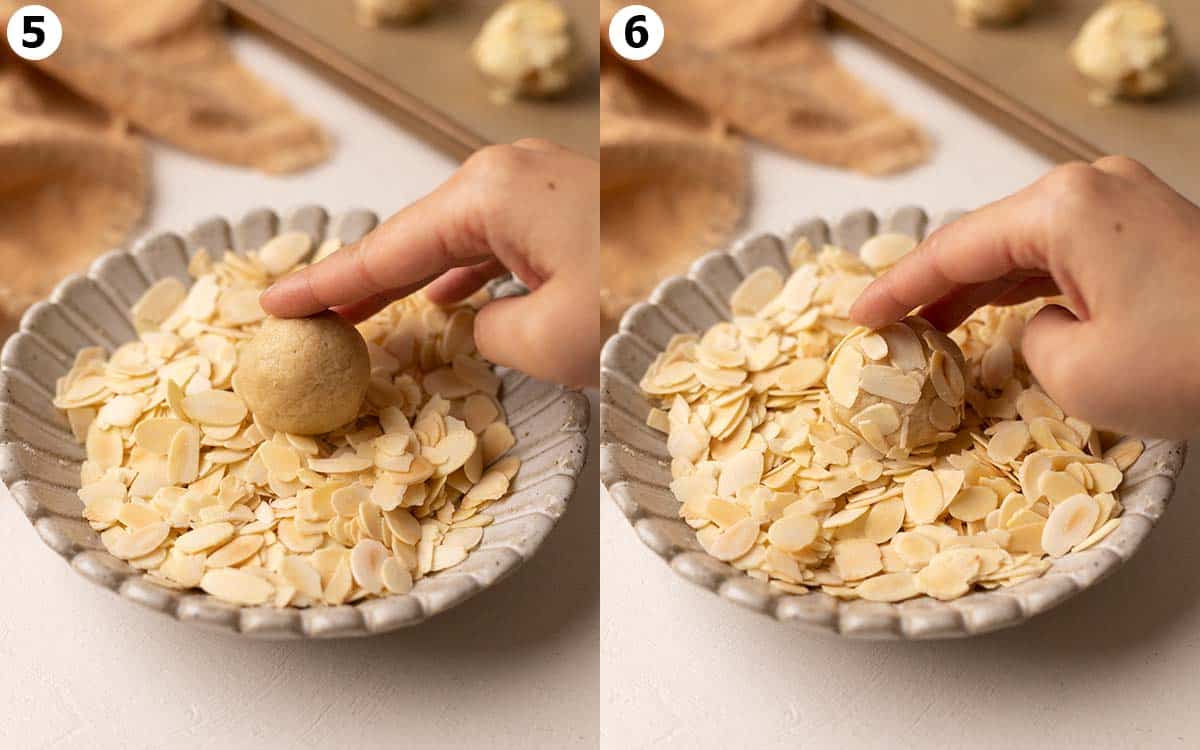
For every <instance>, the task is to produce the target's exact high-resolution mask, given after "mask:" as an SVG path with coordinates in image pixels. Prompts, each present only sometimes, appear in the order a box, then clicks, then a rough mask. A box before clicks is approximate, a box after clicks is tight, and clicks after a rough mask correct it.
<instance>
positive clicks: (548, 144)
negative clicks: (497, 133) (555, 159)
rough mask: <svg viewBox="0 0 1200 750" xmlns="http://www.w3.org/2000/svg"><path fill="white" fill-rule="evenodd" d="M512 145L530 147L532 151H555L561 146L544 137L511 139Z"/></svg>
mask: <svg viewBox="0 0 1200 750" xmlns="http://www.w3.org/2000/svg"><path fill="white" fill-rule="evenodd" d="M512 145H513V146H516V147H517V148H524V149H532V150H534V151H557V150H559V149H560V148H562V147H561V146H559V145H558V144H557V143H555V142H554V141H551V140H547V139H546V138H518V139H517V140H515V141H513V144H512Z"/></svg>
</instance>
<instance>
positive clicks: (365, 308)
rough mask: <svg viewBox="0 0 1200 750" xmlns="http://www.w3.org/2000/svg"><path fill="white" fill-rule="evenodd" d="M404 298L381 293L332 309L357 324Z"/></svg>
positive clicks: (398, 293)
mask: <svg viewBox="0 0 1200 750" xmlns="http://www.w3.org/2000/svg"><path fill="white" fill-rule="evenodd" d="M414 291H415V290H414ZM404 296H406V295H405V294H403V293H400V292H397V291H391V292H380V293H379V294H374V295H371V296H370V297H366V298H364V299H360V300H358V301H357V302H351V303H350V304H348V305H338V306H337V307H334V308H331V309H332V310H333V311H334V312H335V313H337V314H338V315H341V316H342V317H343V318H345V319H346V320H348V321H350V322H351V323H356V324H357V323H361V322H362V321H364V320H366V319H367V318H369V317H371V316H372V315H374V314H375V313H377V312H379V311H380V310H382V309H383V308H385V307H387V306H388V305H390V304H392V303H393V302H395V301H396V300H398V299H400V298H401V297H404Z"/></svg>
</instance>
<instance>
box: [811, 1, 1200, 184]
mask: <svg viewBox="0 0 1200 750" xmlns="http://www.w3.org/2000/svg"><path fill="white" fill-rule="evenodd" d="M820 2H822V3H823V4H824V5H825V6H826V7H827V8H828V9H829V10H830V11H832V12H833V14H834V15H835V17H836V19H837V20H840V21H842V22H844V23H846V24H849V25H850V26H851V27H853V28H854V29H857V30H859V31H861V32H863V33H864V34H866V35H867V36H868V37H869V38H871V39H873V40H874V41H876V42H878V43H879V44H880V45H881V46H882V47H883V48H884V49H886V50H888V51H890V52H892V53H894V54H895V55H896V56H898V57H899V58H900V59H901V60H902V61H903V62H906V63H908V64H910V65H911V66H912V67H914V68H915V69H916V70H918V71H919V72H922V73H924V74H926V75H927V76H928V77H930V78H931V79H933V80H934V81H935V82H937V83H938V84H940V85H942V86H943V87H945V88H947V89H948V90H949V91H951V93H954V94H956V95H958V96H960V97H961V98H963V99H964V100H966V101H967V103H968V104H971V105H972V106H975V107H976V109H977V110H978V111H980V112H981V113H983V114H986V115H989V116H990V117H991V118H992V119H994V120H995V121H996V122H997V123H999V124H1001V125H1002V126H1005V127H1008V128H1010V129H1013V130H1014V132H1015V133H1016V134H1017V135H1019V136H1021V137H1023V138H1025V139H1026V140H1027V141H1028V142H1030V143H1031V144H1032V145H1035V146H1037V147H1039V148H1041V149H1042V150H1043V151H1045V152H1047V153H1049V154H1050V155H1051V156H1053V157H1055V158H1080V159H1089V160H1090V159H1095V158H1097V157H1099V156H1101V155H1104V154H1124V155H1126V156H1132V157H1134V158H1136V159H1139V160H1141V161H1143V162H1145V163H1146V164H1147V165H1148V166H1149V167H1150V168H1151V169H1153V170H1154V171H1155V172H1156V173H1158V174H1159V175H1160V176H1161V177H1162V178H1163V179H1165V180H1166V181H1167V182H1169V183H1171V184H1172V185H1173V186H1174V187H1175V188H1176V189H1177V190H1179V191H1180V192H1182V193H1183V194H1184V195H1186V196H1188V197H1189V198H1191V199H1192V200H1198V199H1200V145H1198V140H1197V139H1198V136H1200V85H1198V83H1197V75H1196V60H1197V58H1198V56H1200V12H1197V11H1198V8H1197V6H1196V0H1158V3H1159V5H1160V6H1162V7H1163V9H1164V10H1165V11H1166V12H1167V14H1168V16H1169V17H1170V18H1171V21H1172V25H1173V27H1174V29H1175V34H1176V39H1177V41H1178V42H1179V44H1180V46H1181V48H1182V50H1183V53H1184V56H1185V57H1186V58H1187V59H1188V70H1187V72H1186V74H1185V75H1184V78H1183V80H1181V81H1179V85H1178V86H1177V87H1176V88H1175V89H1174V90H1172V92H1171V94H1170V95H1169V96H1167V97H1165V98H1162V99H1159V100H1155V101H1149V102H1138V103H1134V102H1117V103H1114V104H1112V105H1111V106H1107V107H1096V106H1093V105H1092V104H1090V103H1089V102H1088V88H1087V86H1086V84H1085V83H1084V82H1083V81H1082V79H1081V78H1080V77H1079V75H1078V74H1077V73H1076V71H1075V68H1074V66H1073V65H1072V64H1071V61H1070V59H1069V57H1068V55H1067V48H1068V47H1069V46H1070V43H1071V41H1072V40H1073V39H1074V38H1075V35H1076V33H1077V32H1078V30H1079V28H1080V27H1081V26H1082V25H1083V22H1084V21H1085V20H1086V19H1087V17H1088V15H1090V14H1091V12H1092V11H1094V10H1095V9H1096V8H1097V7H1098V6H1099V4H1100V3H1099V0H1039V1H1038V2H1037V3H1036V6H1035V10H1034V11H1033V13H1031V15H1030V16H1029V18H1027V19H1026V20H1025V21H1024V22H1023V23H1021V24H1020V25H1017V26H1012V27H1006V28H998V29H987V28H984V29H965V28H963V27H961V26H959V25H958V24H957V23H956V22H955V19H954V14H953V12H952V4H951V2H950V0H905V1H904V2H897V0H820ZM885 93H886V92H885ZM906 114H908V115H910V116H912V117H914V118H916V119H917V120H918V121H920V119H921V115H922V113H921V112H907V113H906ZM979 158H980V160H981V161H986V160H987V158H988V155H987V154H980V156H979Z"/></svg>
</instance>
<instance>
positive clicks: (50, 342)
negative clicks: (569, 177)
mask: <svg viewBox="0 0 1200 750" xmlns="http://www.w3.org/2000/svg"><path fill="white" fill-rule="evenodd" d="M376 223H378V219H377V217H376V216H375V215H374V214H372V213H370V212H368V211H351V212H349V213H346V214H344V215H342V216H340V217H337V218H335V219H333V220H332V221H330V220H329V217H328V214H327V213H326V212H325V211H324V210H323V209H321V208H318V207H316V206H306V207H304V208H300V209H297V210H296V211H294V212H292V213H291V214H289V215H288V216H287V217H286V218H285V219H283V220H282V221H281V220H280V218H279V217H278V216H276V214H275V213H274V212H272V211H270V210H268V209H257V210H255V211H251V212H250V213H248V214H246V216H245V217H243V218H242V219H241V220H240V221H238V222H237V223H236V224H233V225H231V224H230V223H229V222H227V221H226V220H224V219H221V218H214V219H210V220H208V221H205V222H203V223H201V224H199V225H197V226H196V227H195V228H193V229H192V230H191V231H190V232H188V233H187V234H186V235H185V236H179V235H176V234H170V233H168V234H159V235H156V236H154V237H151V238H150V239H147V240H146V241H144V242H142V243H140V244H139V245H138V247H137V248H136V249H135V250H133V252H131V253H130V252H125V251H114V252H111V253H108V254H107V255H104V256H102V257H101V258H99V259H98V260H97V261H96V262H95V263H93V264H92V267H91V269H90V270H89V271H88V272H87V274H85V275H75V276H71V277H69V278H67V279H66V280H64V281H63V282H62V283H61V284H59V286H58V288H56V289H55V290H54V292H53V294H51V295H50V299H49V300H48V301H44V302H38V303H37V304H35V305H33V306H32V307H31V308H30V309H29V311H28V312H26V313H25V315H24V316H23V317H22V319H21V327H20V330H19V331H18V332H17V333H15V334H14V335H13V336H12V337H10V338H9V339H8V341H7V342H6V343H5V345H4V349H3V353H0V479H2V480H3V481H4V484H5V485H6V486H7V487H8V489H9V491H10V492H11V493H12V496H13V498H14V499H15V500H16V501H17V504H18V505H20V506H21V510H22V511H24V513H25V515H26V516H27V517H28V518H29V520H30V522H31V523H32V524H33V526H34V528H35V529H36V530H37V533H38V534H39V535H40V536H41V538H42V540H43V541H45V543H46V544H47V545H48V546H49V547H50V548H51V549H53V550H54V551H55V552H57V553H58V554H60V555H62V556H63V558H65V559H66V560H67V561H68V562H70V564H71V567H73V568H74V569H75V570H77V571H79V572H80V573H82V574H83V575H84V576H85V577H86V578H88V579H89V580H91V581H94V582H95V583H97V584H99V585H101V586H104V587H105V588H108V589H111V590H113V591H115V592H117V593H118V594H119V595H120V596H121V597H123V598H124V599H126V600H128V601H132V602H136V603H138V604H141V605H143V606H146V607H150V608H151V609H154V610H157V611H159V612H163V613H165V614H168V615H170V616H172V617H174V618H176V619H178V620H181V621H183V622H190V623H195V624H199V625H207V626H211V627H214V628H218V629H224V630H232V631H235V632H238V633H242V634H246V635H253V636H261V637H277V638H283V637H342V636H358V635H370V634H373V633H382V632H386V631H389V630H395V629H396V628H401V627H405V626H408V625H413V624H415V623H418V622H421V621H422V620H425V619H427V618H429V617H431V616H433V615H435V614H437V613H439V612H443V611H445V610H447V609H449V608H451V607H453V606H454V605H456V604H458V603H460V602H462V601H464V600H466V599H468V598H470V597H471V596H473V595H474V594H476V593H478V592H479V591H481V590H483V589H484V588H487V587H488V586H491V585H493V584H494V583H496V582H497V581H499V580H500V579H502V578H504V577H505V576H507V575H508V574H510V573H512V572H513V571H514V570H516V569H517V568H518V567H519V566H520V565H521V563H523V562H524V561H525V560H528V559H529V558H530V557H532V556H533V554H534V552H536V551H537V549H538V547H539V546H540V545H541V543H542V541H543V540H544V539H545V538H546V535H547V534H549V533H550V529H551V528H552V527H553V526H554V524H555V523H556V522H557V521H558V519H559V517H560V516H562V514H563V511H564V510H565V509H566V503H567V499H568V498H570V497H571V494H572V493H573V492H574V489H575V482H576V478H577V477H578V476H579V472H580V471H581V470H582V469H583V464H584V462H585V459H586V456H587V437H586V434H587V422H588V402H587V399H586V398H585V397H584V396H583V395H581V394H579V393H575V392H573V391H570V390H568V389H565V388H562V387H561V386H557V385H549V384H546V383H542V382H538V381H536V380H534V379H532V378H530V377H528V376H526V375H523V374H521V373H519V372H516V371H511V370H504V369H503V368H498V372H499V374H500V375H501V380H502V382H503V386H502V389H501V394H500V400H501V402H502V403H503V405H504V409H505V411H506V413H507V415H508V420H509V424H510V426H511V427H512V430H513V434H514V435H515V436H516V439H517V441H516V445H515V446H514V447H513V449H512V453H513V455H516V456H517V457H519V458H520V459H521V463H522V465H521V469H520V472H519V473H518V474H517V476H516V478H515V479H514V481H513V485H512V493H511V494H510V495H509V496H508V497H506V498H504V500H503V501H501V502H499V503H497V504H495V505H494V506H492V509H490V510H489V513H492V514H493V515H494V516H495V518H496V520H495V522H494V523H493V524H492V525H491V526H488V527H487V529H486V530H485V531H484V535H483V542H482V543H481V544H480V546H479V547H478V548H476V549H475V550H474V551H473V552H471V554H470V555H469V556H468V558H467V559H466V560H465V561H463V562H462V563H461V564H459V565H457V566H455V567H454V568H451V569H449V570H446V571H444V572H441V573H437V574H435V575H432V576H429V577H426V578H423V579H421V580H420V581H418V582H417V584H416V585H415V586H414V587H413V589H412V592H411V593H409V594H405V595H402V596H389V597H386V598H382V599H374V600H370V601H364V602H360V603H357V604H354V605H345V606H340V607H312V608H308V609H297V608H294V607H288V608H283V609H275V608H271V607H238V606H235V605H232V604H228V603H225V602H222V601H219V600H216V599H214V598H212V597H210V596H208V595H207V594H204V593H202V592H198V591H196V590H191V591H183V592H178V591H173V590H169V589H166V588H163V587H161V586H157V585H155V584H153V583H150V582H148V581H146V580H144V578H143V577H142V575H141V574H140V571H137V570H135V569H133V568H132V567H130V566H129V565H128V564H127V563H125V562H123V561H121V560H118V559H117V558H115V557H113V556H112V555H110V554H109V553H108V552H107V551H105V549H104V547H103V546H102V545H101V544H100V539H99V535H98V534H96V532H94V531H93V530H92V528H91V527H90V526H89V525H88V524H87V523H86V522H85V521H84V520H83V519H82V516H81V514H82V510H83V505H82V503H81V502H80V501H79V498H78V497H77V496H76V494H75V493H76V490H78V488H79V466H80V462H81V461H82V460H83V458H84V450H83V448H82V446H80V445H79V444H78V443H77V442H76V441H75V439H74V438H73V437H72V435H71V433H70V429H69V427H68V425H67V422H66V420H65V418H64V417H63V416H62V415H61V414H60V413H59V412H58V410H57V409H55V408H54V406H53V405H52V404H51V398H52V397H53V392H54V381H55V379H56V378H58V377H59V376H60V375H62V374H64V373H65V372H66V371H67V370H68V369H69V368H70V366H71V362H72V361H73V360H74V356H75V352H76V351H78V350H79V349H80V348H82V347H85V346H97V345H99V346H103V347H106V348H108V349H109V350H110V351H111V350H112V349H113V348H115V347H116V346H119V345H120V344H122V343H124V342H126V341H130V340H132V339H134V338H135V333H134V330H133V327H132V324H131V323H130V319H129V315H128V310H129V308H130V306H131V305H132V304H133V303H134V302H135V301H136V300H137V299H138V298H139V297H140V296H141V294H142V292H143V291H144V290H145V289H146V288H147V287H148V286H149V285H150V284H152V283H153V282H154V281H156V280H158V279H160V278H163V277H164V276H175V277H177V278H179V279H180V280H181V281H183V282H184V283H185V284H189V285H190V284H191V278H190V277H189V276H188V275H187V260H188V258H189V257H190V255H191V254H192V253H194V252H195V251H196V250H197V249H198V248H201V247H205V248H208V249H209V250H211V251H221V250H224V249H226V248H232V249H235V250H242V249H247V248H256V247H258V246H259V245H261V244H262V243H263V242H264V241H266V240H267V239H269V238H271V237H272V236H274V235H275V234H276V233H277V231H279V230H280V229H286V230H292V229H298V230H302V231H305V232H308V233H309V234H311V235H312V236H313V238H314V240H315V241H316V242H315V243H314V244H316V243H319V242H320V240H321V239H323V238H324V237H325V236H326V231H327V229H328V232H329V234H330V235H336V236H338V237H340V238H341V239H342V241H343V242H352V241H354V240H356V239H358V238H359V237H361V236H362V235H364V234H366V233H367V232H368V231H370V230H371V229H372V228H373V227H374V226H375V225H376ZM521 291H522V290H521V287H519V285H517V284H515V283H514V282H512V281H511V280H508V281H506V282H501V283H499V284H497V285H495V286H494V287H493V288H492V292H493V294H495V295H497V296H507V295H509V294H517V293H520V292H521Z"/></svg>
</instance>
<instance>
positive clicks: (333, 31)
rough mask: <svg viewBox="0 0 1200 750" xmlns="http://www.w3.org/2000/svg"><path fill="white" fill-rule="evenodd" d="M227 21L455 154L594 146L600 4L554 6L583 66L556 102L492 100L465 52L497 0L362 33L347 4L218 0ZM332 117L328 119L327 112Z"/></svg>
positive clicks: (455, 5) (451, 6) (470, 1)
mask: <svg viewBox="0 0 1200 750" xmlns="http://www.w3.org/2000/svg"><path fill="white" fill-rule="evenodd" d="M221 1H222V2H223V4H224V5H225V6H227V7H228V8H229V9H230V10H231V11H232V13H233V16H234V20H235V21H238V22H241V23H243V24H246V25H248V26H250V27H251V28H253V29H255V30H258V31H261V32H263V33H264V34H265V35H266V36H267V37H268V39H269V40H270V41H273V42H275V43H276V44H277V45H279V46H282V47H283V48H284V49H286V50H288V51H290V52H292V53H294V54H296V55H299V56H300V57H302V58H305V59H307V60H309V61H311V62H312V63H313V64H315V65H316V66H317V67H318V70H320V71H321V72H323V73H325V74H327V75H328V76H330V77H332V78H333V80H335V81H336V82H337V83H338V84H339V85H342V86H344V87H345V88H347V89H349V90H351V91H352V92H354V93H356V94H358V95H360V96H361V97H363V98H365V99H366V100H367V101H368V102H369V103H371V104H373V105H376V106H377V107H378V108H380V109H381V110H382V111H384V112H385V113H386V114H388V115H391V116H392V117H393V118H394V119H396V120H397V121H398V122H399V123H400V124H401V125H403V126H405V127H406V128H408V129H410V130H412V131H413V132H415V133H416V134H417V135H419V136H421V137H424V138H425V139H426V140H428V141H429V142H431V143H432V144H433V145H435V146H437V147H439V148H441V149H442V150H444V151H446V152H448V153H450V154H451V155H452V156H455V157H457V158H463V157H465V156H466V155H467V154H469V153H471V152H472V151H474V150H476V149H478V148H480V147H481V146H485V145H487V144H489V143H507V142H510V141H513V140H516V139H518V138H523V137H528V136H537V137H541V138H548V139H550V140H552V141H555V142H557V143H561V144H562V145H564V146H567V147H569V148H572V149H574V150H576V151H579V152H581V153H585V154H588V155H590V156H598V154H599V150H600V145H599V144H600V97H599V90H600V86H599V72H598V71H599V64H600V63H599V60H600V49H599V39H598V37H597V35H596V31H595V30H596V28H597V25H598V24H599V6H598V4H597V3H596V0H562V4H563V6H564V8H566V10H567V12H568V13H569V14H570V15H571V20H572V22H573V23H574V25H575V31H576V38H577V41H578V42H579V44H580V45H581V47H582V49H583V51H584V55H583V57H584V59H585V61H586V63H585V69H584V71H583V73H582V74H581V76H580V78H579V80H577V81H576V84H575V85H574V86H573V87H572V88H571V89H570V91H568V92H566V93H565V94H564V95H563V96H560V97H557V98H554V99H550V100H544V101H543V100H529V101H526V100H518V101H513V102H510V103H507V104H496V103H495V102H493V101H492V99H491V98H490V97H489V93H490V87H489V84H488V82H487V81H486V80H484V79H483V77H482V76H481V75H480V74H479V73H478V71H476V70H475V67H474V65H473V64H472V63H471V60H470V56H469V53H468V48H469V47H470V44H471V41H472V40H473V39H474V38H475V35H476V34H477V33H478V31H479V29H480V27H481V26H482V25H483V22H484V21H485V20H486V19H487V17H488V16H489V15H490V14H491V12H492V11H493V10H495V8H496V7H497V6H498V5H499V4H500V3H499V2H498V1H497V0H491V1H489V0H448V1H447V2H444V3H439V4H438V5H437V7H436V8H435V10H434V12H432V13H430V15H429V17H428V18H426V19H424V20H423V21H421V22H420V23H417V24H413V25H411V26H382V27H379V28H367V27H364V26H362V25H360V24H359V23H358V22H357V21H356V20H355V13H354V2H353V0H338V1H337V2H332V1H331V0H221ZM327 116H331V115H327Z"/></svg>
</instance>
